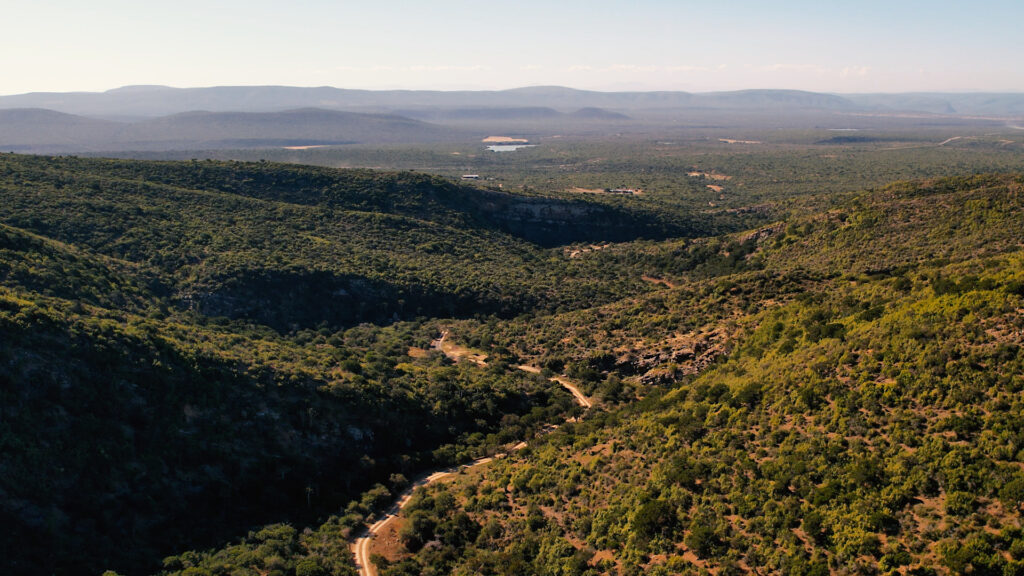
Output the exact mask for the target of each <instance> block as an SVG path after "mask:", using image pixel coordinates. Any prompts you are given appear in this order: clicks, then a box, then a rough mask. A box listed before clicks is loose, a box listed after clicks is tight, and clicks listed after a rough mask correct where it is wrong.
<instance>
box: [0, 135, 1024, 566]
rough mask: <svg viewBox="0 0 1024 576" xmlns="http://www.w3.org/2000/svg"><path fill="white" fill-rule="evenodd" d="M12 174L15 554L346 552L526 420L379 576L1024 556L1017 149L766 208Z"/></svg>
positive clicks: (389, 181) (0, 422) (8, 225)
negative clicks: (985, 161) (949, 171)
mask: <svg viewBox="0 0 1024 576" xmlns="http://www.w3.org/2000/svg"><path fill="white" fill-rule="evenodd" d="M0 200H2V201H0V453H2V454H3V459H2V460H0V520H2V521H3V522H2V525H3V528H2V532H0V555H2V557H3V558H4V560H3V561H2V565H3V566H4V567H5V569H6V570H5V572H6V573H11V574H40V573H52V574H79V573H83V572H85V573H100V572H102V571H103V570H105V569H112V570H117V571H118V572H120V573H124V574H133V575H134V574H153V573H158V572H159V573H161V574H168V575H169V574H188V575H189V576H197V575H204V574H211V575H213V574H217V575H220V574H231V575H252V576H256V575H258V574H259V575H263V574H281V575H288V576H290V575H293V574H294V575H311V574H335V575H343V574H344V575H347V574H353V573H355V565H354V563H353V560H352V557H351V553H350V550H349V543H350V541H351V540H352V538H353V537H354V536H355V535H356V534H357V533H359V531H360V530H361V529H362V527H363V526H364V525H366V524H370V523H372V522H374V521H375V520H376V519H379V518H380V517H381V515H382V514H383V513H384V511H385V509H387V508H388V507H389V506H390V505H391V503H392V502H393V500H394V499H395V497H397V496H398V495H399V494H401V493H402V492H403V491H404V490H406V489H407V488H408V486H409V484H410V480H413V479H415V478H417V477H419V476H420V475H422V474H424V473H427V472H430V471H432V470H436V469H440V468H444V467H447V466H450V465H452V464H455V463H464V462H467V461H468V460H470V459H472V458H476V457H479V456H483V455H487V454H494V453H497V452H504V451H506V450H508V449H509V447H510V446H512V445H514V444H516V443H517V442H519V441H521V440H526V441H527V442H528V446H527V447H526V448H525V449H522V450H519V451H515V452H512V453H510V454H509V455H508V456H507V457H504V458H499V459H497V460H495V461H492V462H490V463H488V464H486V465H483V466H478V467H474V468H473V469H472V470H471V471H468V472H464V473H462V474H455V475H453V476H452V477H451V478H450V479H449V480H446V481H444V482H440V483H435V484H431V485H430V486H429V487H428V488H425V489H423V488H421V489H418V490H417V492H416V493H415V494H414V496H413V498H412V500H411V504H410V505H409V506H407V507H406V508H405V509H403V511H402V515H401V518H400V519H399V520H398V524H397V527H396V535H397V536H396V538H397V540H396V541H395V542H393V543H391V544H387V543H386V542H385V540H386V539H383V538H382V539H381V541H380V542H379V543H377V544H376V545H377V546H378V548H375V549H374V550H375V551H374V554H375V555H374V559H375V561H376V562H377V563H378V564H379V566H380V568H381V570H380V571H381V574H384V575H387V576H390V575H400V574H581V575H582V574H586V575H591V574H609V575H610V574H677V573H694V574H699V573H712V574H732V573H743V572H754V571H756V572H758V573H786V574H823V573H865V574H873V573H901V574H911V573H912V574H927V573H937V574H952V573H978V574H1017V573H1020V571H1021V564H1020V563H1021V562H1024V532H1022V530H1024V527H1022V525H1021V505H1022V503H1024V472H1022V470H1024V464H1022V462H1024V445H1022V442H1024V440H1022V439H1024V430H1022V429H1021V425H1020V423H1021V422H1024V413H1022V412H1021V410H1022V409H1024V404H1021V402H1020V401H1019V398H1018V396H1019V395H1020V392H1021V390H1022V389H1024V379H1022V374H1024V352H1022V345H1024V288H1022V286H1024V178H1022V177H1020V176H1015V175H978V176H969V177H962V178H949V179H940V180H927V181H916V182H899V183H894V184H891V185H888V186H884V187H881V188H878V189H874V190H866V191H862V192H858V193H851V194H841V195H828V196H826V195H820V196H815V195H802V196H801V197H799V198H795V199H794V198H792V197H790V196H787V195H780V196H779V198H776V199H775V200H772V199H771V198H764V197H759V198H758V202H759V203H762V204H764V205H763V206H762V209H760V210H759V211H758V214H757V217H756V220H754V221H755V222H757V223H760V224H759V225H758V227H756V228H753V229H749V230H744V229H741V226H742V225H743V224H744V223H747V224H749V223H750V222H751V220H750V218H751V216H750V214H746V213H744V214H734V213H731V212H728V211H719V212H716V213H697V212H695V213H693V214H689V213H687V212H683V211H679V210H676V209H668V208H665V207H664V206H662V207H660V208H658V206H660V205H658V204H650V203H644V202H623V201H618V200H614V199H611V200H609V199H604V198H591V199H579V198H569V197H566V196H565V195H559V194H555V195H550V196H544V195H539V194H535V193H534V194H529V193H527V194H510V193H507V192H504V191H501V190H498V189H481V188H476V187H469V186H463V185H459V184H456V183H453V182H450V181H447V180H443V179H440V178H436V177H432V176H427V175H422V174H416V173H380V172H371V171H361V170H335V169H326V168H312V167H304V166H293V165H279V164H270V163H236V162H230V163H227V162H210V161H204V162H198V161H193V162H141V161H121V160H99V159H78V158H46V157H30V156H18V155H10V154H8V155H0ZM766 200H767V202H765V201H766ZM773 217H783V218H784V220H779V221H771V220H770V218H773ZM741 218H742V219H741ZM442 333H444V334H446V335H447V336H446V338H448V340H449V342H454V343H456V344H458V345H461V346H463V347H465V348H467V349H469V350H470V351H471V352H477V353H479V355H480V356H479V358H485V361H484V362H483V365H477V364H475V363H473V362H469V361H458V362H456V361H454V359H458V357H459V354H457V353H453V352H451V349H445V347H444V346H442V345H440V344H436V345H435V344H432V342H436V339H437V338H438V337H439V335H440V334H442ZM449 356H450V357H449ZM518 365H528V367H536V368H535V369H533V370H534V371H537V370H540V372H541V373H540V374H532V373H530V372H529V371H527V370H517V369H516V367H517V366H518ZM555 375H563V376H565V377H567V378H569V379H570V380H571V381H572V382H575V383H576V384H578V386H579V387H580V388H581V389H582V390H583V391H584V392H585V393H586V394H587V395H589V396H590V397H591V398H593V399H594V400H595V401H596V402H597V405H596V406H595V407H594V408H591V409H589V410H586V411H584V410H582V409H581V408H579V407H577V406H576V405H574V404H573V400H572V397H571V396H570V394H569V393H568V392H566V391H565V390H564V389H562V387H560V386H559V385H558V384H557V383H555V382H552V381H550V380H548V378H549V377H550V376H555ZM578 416H582V418H580V419H578V420H577V419H576V417H578ZM554 424H559V425H560V426H558V428H557V429H553V428H552V425H554ZM189 550H193V551H189Z"/></svg>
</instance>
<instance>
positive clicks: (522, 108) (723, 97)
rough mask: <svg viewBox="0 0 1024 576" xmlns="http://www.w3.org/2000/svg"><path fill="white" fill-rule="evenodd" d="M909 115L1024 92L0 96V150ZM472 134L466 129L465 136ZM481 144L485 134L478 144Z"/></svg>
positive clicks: (305, 141) (453, 137) (242, 89)
mask: <svg viewBox="0 0 1024 576" xmlns="http://www.w3.org/2000/svg"><path fill="white" fill-rule="evenodd" d="M705 111H706V112H707V113H712V112H714V113H716V114H720V113H731V112H733V111H735V112H742V113H744V114H768V115H772V114H780V113H785V114H787V115H799V114H812V113H813V114H821V113H825V114H832V113H851V112H852V113H858V112H860V113H904V114H905V113H913V114H931V115H942V116H947V117H954V118H955V117H978V116H982V117H999V118H1024V94H938V93H912V94H856V95H835V94H822V93H815V92H803V91H797V90H742V91H736V92H709V93H700V94H696V93H688V92H593V91H586V90H575V89H571V88H563V87H558V86H539V87H529V88H517V89H513V90H500V91H452V92H441V91H416V90H386V91H371V90H343V89H338V88H330V87H319V88H299V87H288V86H221V87H211V88H170V87H166V86H128V87H124V88H118V89H114V90H109V91H107V92H68V93H30V94H20V95H14V96H3V97H0V150H5V151H18V152H109V151H119V150H137V151H164V150H199V149H218V148H255V147H268V146H290V145H296V146H311V145H340V144H353V143H359V144H384V143H429V142H446V141H466V140H472V139H475V138H477V137H480V136H481V134H482V132H483V131H487V130H488V129H492V128H493V129H508V128H511V127H516V126H525V125H529V124H531V123H532V124H533V125H534V126H546V127H554V126H558V127H559V128H561V127H567V128H572V127H586V128H588V129H598V130H600V129H602V127H605V126H608V127H611V126H613V125H618V126H621V125H622V124H624V123H626V122H627V121H630V120H634V121H636V122H644V121H648V122H650V121H651V120H652V119H653V118H655V117H660V118H665V117H666V115H671V114H674V113H686V114H690V115H693V114H702V113H704V112H705ZM471 128H472V129H471ZM484 135H486V134H484Z"/></svg>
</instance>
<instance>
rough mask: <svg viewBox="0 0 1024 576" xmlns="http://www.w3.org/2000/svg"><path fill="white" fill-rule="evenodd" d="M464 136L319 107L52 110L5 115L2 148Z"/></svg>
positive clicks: (0, 116)
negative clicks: (86, 113)
mask: <svg viewBox="0 0 1024 576" xmlns="http://www.w3.org/2000/svg"><path fill="white" fill-rule="evenodd" d="M459 136H460V134H459V133H458V132H457V131H453V130H451V129H448V128H444V127H441V126H436V125H431V124H427V123H425V122H421V121H419V120H414V119H411V118H404V117H401V116H394V115H382V114H360V113H355V112H340V111H336V110H321V109H315V108H305V109H300V110H289V111H283V112H266V113H255V112H185V113H180V114H174V115H171V116H165V117H161V118H155V119H152V120H146V121H142V122H111V121H106V120H97V119H93V118H86V117H82V116H75V115H70V114H64V113H61V112H55V111H52V110H40V109H14V110H0V149H2V150H8V151H18V152H67V151H107V150H173V149H184V148H189V149H195V148H203V149H212V148H228V147H235V148H238V147H245V148H251V147H263V146H292V145H324V144H351V143H374V144H378V143H417V142H439V141H446V140H451V139H453V138H457V137H459Z"/></svg>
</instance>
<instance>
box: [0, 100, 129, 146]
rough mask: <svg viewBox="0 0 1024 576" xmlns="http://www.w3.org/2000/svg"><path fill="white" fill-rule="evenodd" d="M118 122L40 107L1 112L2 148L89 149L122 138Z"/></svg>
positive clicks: (0, 135)
mask: <svg viewBox="0 0 1024 576" xmlns="http://www.w3.org/2000/svg"><path fill="white" fill-rule="evenodd" d="M124 130H125V126H124V125H123V124H121V123H118V122H109V121H106V120H97V119H95V118H85V117H82V116H75V115H72V114H64V113H62V112H55V111H53V110H43V109H39V108H22V109H13V110H0V149H3V150H5V151H15V150H19V151H22V150H37V149H46V148H52V149H68V148H89V147H91V145H92V144H93V143H95V142H101V141H105V142H112V141H116V140H118V139H120V138H121V136H122V133H123V132H124Z"/></svg>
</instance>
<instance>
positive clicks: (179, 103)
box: [0, 86, 1024, 119]
mask: <svg viewBox="0 0 1024 576" xmlns="http://www.w3.org/2000/svg"><path fill="white" fill-rule="evenodd" d="M524 107H547V108H554V109H556V110H559V111H563V112H572V111H575V110H579V109H581V108H609V109H612V110H615V111H616V112H622V113H625V114H628V113H629V112H628V111H629V110H638V109H652V108H766V107H767V108H772V107H781V108H816V109H826V110H865V109H871V110H880V111H886V110H888V111H916V112H928V113H938V114H965V115H1002V116H1018V115H1024V94H985V93H977V94H941V93H908V94H847V95H836V94H823V93H815V92H804V91H799V90H741V91H735V92H708V93H690V92H594V91H587V90H575V89H572V88H564V87H560V86H536V87H528V88H515V89H512V90H497V91H486V90H485V91H430V90H345V89H340V88H331V87H326V86H325V87H318V88H301V87H291V86H217V87H210V88H170V87H167V86H127V87H124V88H117V89H114V90H108V91H106V92H64V93H58V92H33V93H28V94H19V95H14V96H0V109H9V108H45V109H49V110H56V111H59V112H64V113H67V114H78V115H84V116H94V117H104V118H108V119H124V118H136V119H137V118H140V117H157V116H166V115H169V114H176V113H180V112H190V111H194V110H209V111H212V112H228V111H232V112H281V111H284V110H293V109H297V108H322V109H326V110H347V111H363V112H365V111H371V110H372V111H377V112H390V111H394V110H398V109H404V110H410V109H437V108H449V109H453V108H524Z"/></svg>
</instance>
